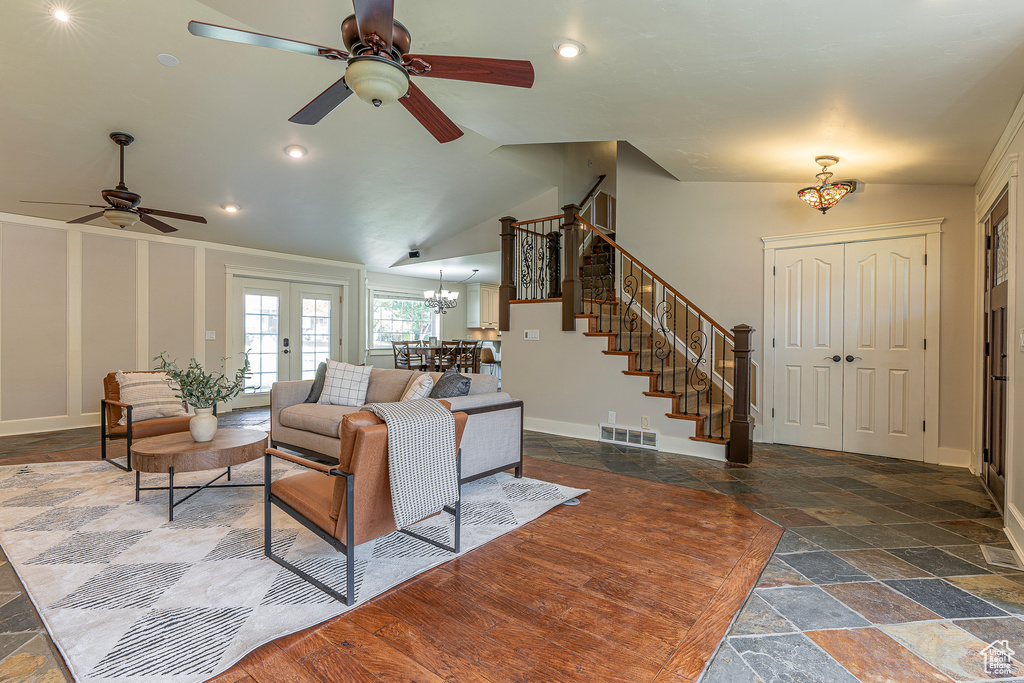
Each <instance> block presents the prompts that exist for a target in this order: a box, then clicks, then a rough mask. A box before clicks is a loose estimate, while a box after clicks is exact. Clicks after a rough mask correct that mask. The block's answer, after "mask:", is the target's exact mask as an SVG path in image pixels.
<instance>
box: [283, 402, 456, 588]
mask: <svg viewBox="0 0 1024 683" xmlns="http://www.w3.org/2000/svg"><path fill="white" fill-rule="evenodd" d="M441 403H442V404H443V405H444V406H445V407H447V408H448V409H451V404H450V403H448V402H447V401H442V402H441ZM454 417H455V443H456V453H459V450H460V445H461V443H462V436H463V433H464V432H465V429H466V423H467V421H468V419H469V416H468V415H466V414H465V413H461V412H459V413H455V414H454ZM339 435H340V443H341V449H340V451H339V454H338V464H337V465H325V464H323V463H320V462H314V461H312V460H309V459H307V458H303V457H300V456H298V455H293V454H291V453H285V452H283V451H280V450H277V449H275V448H268V449H267V454H266V459H265V469H264V485H265V487H266V488H265V492H266V493H265V498H264V499H265V508H264V546H263V551H264V554H265V555H266V556H267V557H269V558H270V559H272V560H274V561H275V562H277V563H278V564H280V565H281V566H282V567H284V568H286V569H288V570H289V571H291V572H293V573H295V574H296V575H298V576H300V577H301V578H303V579H305V580H306V581H308V582H310V583H312V584H313V585H314V586H316V587H317V588H319V589H320V590H322V591H324V592H325V593H327V594H328V595H330V596H331V597H333V598H335V599H336V600H339V601H341V602H344V603H346V604H348V605H351V604H352V603H354V602H355V564H356V563H355V547H356V546H357V545H360V544H362V543H366V542H367V541H372V540H373V539H375V538H380V537H381V536H386V535H388V534H390V533H392V532H393V531H395V530H396V527H395V515H394V508H393V506H392V499H391V480H390V478H389V476H388V428H387V425H386V424H384V422H383V421H382V420H381V419H380V418H379V417H377V416H376V415H374V414H373V413H372V412H369V411H361V412H355V413H349V414H347V415H345V416H344V417H343V418H342V420H341V424H340V426H339ZM273 457H277V458H281V459H282V460H287V461H288V462H292V463H295V464H297V465H301V466H303V467H305V468H307V469H308V470H309V471H308V472H302V473H300V474H293V475H291V476H287V477H284V478H283V479H278V480H277V481H272V479H273V478H272V476H271V469H272V468H271V459H272V458H273ZM457 457H460V458H461V456H457ZM272 505H276V506H277V507H279V508H281V509H282V510H284V511H285V512H287V513H288V514H289V515H290V516H291V517H293V518H294V519H296V520H297V521H298V522H300V523H301V524H302V525H303V526H305V527H306V528H307V529H309V530H310V531H312V532H313V533H314V534H316V535H317V536H319V537H320V538H321V539H323V540H324V541H326V542H327V543H329V544H330V545H331V546H332V547H333V548H334V549H335V550H338V551H339V552H344V553H345V557H346V563H345V565H346V577H345V579H346V593H345V594H344V595H342V594H341V593H339V592H338V591H336V590H334V589H333V588H331V587H329V586H327V585H325V584H323V583H322V582H320V581H318V580H317V579H315V578H314V577H312V576H310V575H309V574H307V573H306V572H304V571H302V570H301V569H299V568H297V567H295V566H293V565H291V564H289V563H288V562H286V561H285V560H283V559H281V558H280V557H277V556H276V555H274V554H273V552H272V550H271V528H272V526H271V510H272ZM460 510H461V503H456V505H455V507H454V508H449V507H445V511H446V512H448V513H450V514H453V515H455V545H454V547H448V546H444V545H442V544H440V543H437V542H436V541H432V540H430V539H426V538H424V537H422V536H420V535H418V534H415V533H413V532H409V531H406V532H405V533H407V534H409V535H411V536H413V537H415V538H418V539H420V540H422V541H425V542H427V543H431V544H432V545H436V546H438V547H440V548H444V549H446V550H450V551H454V552H456V553H457V552H459V543H460V539H459V534H460V524H461V519H460V517H461V515H460ZM403 531H404V530H403Z"/></svg>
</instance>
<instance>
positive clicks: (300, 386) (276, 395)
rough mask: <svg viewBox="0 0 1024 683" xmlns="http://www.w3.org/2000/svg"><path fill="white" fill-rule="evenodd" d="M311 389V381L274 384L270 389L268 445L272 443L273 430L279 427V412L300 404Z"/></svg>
mask: <svg viewBox="0 0 1024 683" xmlns="http://www.w3.org/2000/svg"><path fill="white" fill-rule="evenodd" d="M312 388H313V380H311V379H305V380H298V381H295V382H274V384H273V386H271V387H270V443H271V444H273V443H274V429H275V428H277V429H280V427H281V419H280V418H281V411H282V410H284V409H285V408H287V407H288V406H294V405H298V404H300V403H302V402H303V401H305V400H306V397H307V396H309V390H310V389H312Z"/></svg>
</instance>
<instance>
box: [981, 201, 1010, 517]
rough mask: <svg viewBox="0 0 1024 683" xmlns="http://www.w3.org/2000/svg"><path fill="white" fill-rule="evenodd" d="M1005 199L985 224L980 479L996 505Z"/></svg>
mask: <svg viewBox="0 0 1024 683" xmlns="http://www.w3.org/2000/svg"><path fill="white" fill-rule="evenodd" d="M1009 206H1010V205H1009V196H1008V195H1006V194H1004V195H1003V196H1002V198H1001V199H1000V200H999V201H998V202H996V205H995V207H994V208H993V209H992V213H991V214H990V215H989V218H988V220H987V221H985V246H986V251H985V256H986V258H985V392H984V404H983V408H982V429H983V438H984V443H983V445H982V456H983V457H982V460H983V464H982V471H981V478H982V480H984V482H985V484H986V485H987V486H988V488H989V490H990V491H991V492H992V495H993V497H995V499H996V501H997V502H998V503H999V505H1003V499H1004V497H1005V492H1006V478H1005V475H1006V383H1007V363H1006V361H1007V354H1008V353H1009V349H1008V348H1007V341H1008V336H1009V333H1008V330H1007V329H1006V302H1007V293H1008V288H1009V284H1007V281H1008V280H1009V263H1010V260H1009V259H1010V212H1009Z"/></svg>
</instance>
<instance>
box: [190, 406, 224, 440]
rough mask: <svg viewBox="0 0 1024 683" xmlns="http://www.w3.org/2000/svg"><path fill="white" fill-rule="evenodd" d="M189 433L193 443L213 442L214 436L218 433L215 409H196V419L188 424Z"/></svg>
mask: <svg viewBox="0 0 1024 683" xmlns="http://www.w3.org/2000/svg"><path fill="white" fill-rule="evenodd" d="M188 431H189V433H190V434H191V435H192V440H193V441H196V442H198V443H203V442H205V441H213V435H214V434H216V433H217V416H216V415H214V414H213V408H196V414H195V417H193V418H192V419H191V420H189V422H188Z"/></svg>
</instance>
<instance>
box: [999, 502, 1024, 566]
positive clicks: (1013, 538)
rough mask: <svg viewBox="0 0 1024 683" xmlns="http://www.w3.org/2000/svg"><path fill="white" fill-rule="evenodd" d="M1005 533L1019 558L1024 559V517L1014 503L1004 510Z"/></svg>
mask: <svg viewBox="0 0 1024 683" xmlns="http://www.w3.org/2000/svg"><path fill="white" fill-rule="evenodd" d="M1003 533H1005V534H1006V537H1007V538H1008V539H1010V545H1012V546H1013V549H1014V550H1015V551H1016V552H1017V556H1018V557H1024V515H1022V514H1021V512H1020V510H1018V509H1017V506H1016V505H1014V504H1013V503H1009V504H1007V505H1006V506H1005V507H1004V509H1003Z"/></svg>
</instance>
